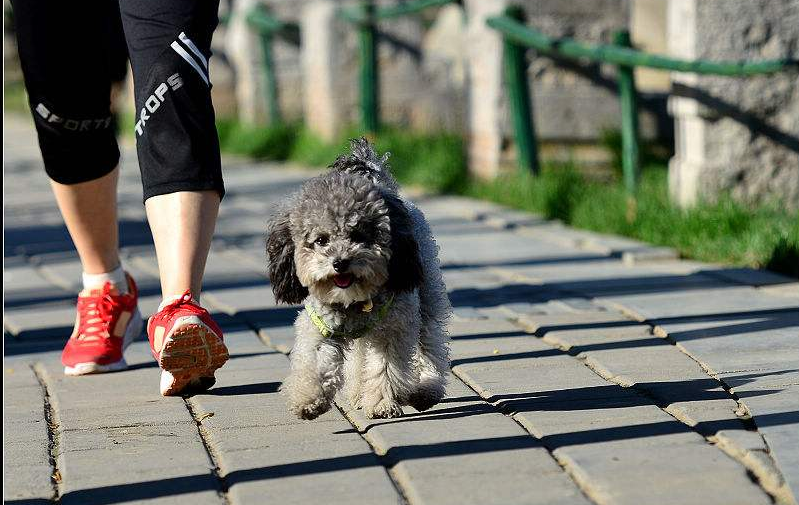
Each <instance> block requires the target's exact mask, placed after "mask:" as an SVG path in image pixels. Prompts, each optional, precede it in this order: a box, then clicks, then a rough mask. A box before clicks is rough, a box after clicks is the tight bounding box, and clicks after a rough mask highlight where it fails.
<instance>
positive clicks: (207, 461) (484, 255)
mask: <svg viewBox="0 0 799 505" xmlns="http://www.w3.org/2000/svg"><path fill="white" fill-rule="evenodd" d="M4 150H5V163H4V174H5V180H4V198H5V222H4V224H5V242H4V259H5V264H4V279H5V280H4V290H5V310H4V329H5V333H4V350H5V360H4V364H5V366H4V368H5V372H4V379H5V395H4V407H5V417H4V436H5V440H4V451H5V469H4V477H5V487H4V493H5V499H6V500H7V501H6V503H10V504H16V505H23V504H39V503H41V504H45V503H53V502H54V501H55V500H60V503H62V504H68V503H75V504H110V503H176V504H178V503H180V504H183V503H192V504H194V505H199V504H206V503H208V504H226V503H230V504H261V503H275V504H290V503H308V504H321V503H333V504H338V503H353V504H356V503H357V504H361V503H364V504H381V503H389V504H396V503H410V504H422V503H425V504H435V505H439V504H448V503H452V504H458V505H463V504H470V503H474V504H481V505H482V504H487V503H503V504H506V503H540V504H562V503H582V504H586V503H600V504H617V503H618V504H636V505H637V504H642V503H646V504H650V505H651V504H659V503H662V504H670V505H671V504H688V503H696V504H704V505H710V504H724V505H731V504H744V505H752V504H758V503H763V504H768V503H772V502H773V501H775V500H776V501H777V502H779V503H795V498H794V497H795V496H797V494H798V493H799V283H797V282H796V280H791V279H788V278H785V277H780V276H777V275H774V274H771V273H768V272H762V271H754V270H746V269H731V268H724V267H719V266H714V265H708V264H703V263H697V262H692V261H681V260H678V259H676V255H675V254H674V252H673V251H671V250H668V249H663V248H656V247H650V246H648V245H646V244H642V243H639V242H635V241H632V240H629V239H623V238H618V237H611V236H603V235H597V234H593V233H588V232H583V231H578V230H573V229H570V228H566V227H564V226H562V225H560V224H558V223H553V222H547V221H543V220H541V219H540V218H538V217H536V216H533V215H530V214H525V213H520V212H515V211H510V210H507V209H503V208H500V207H498V206H495V205H492V204H488V203H485V202H479V201H475V200H468V199H463V198H454V197H419V198H417V200H416V201H417V202H418V204H419V206H420V207H421V208H422V209H423V210H424V211H425V212H426V214H427V216H428V218H429V219H430V221H431V223H432V225H433V229H434V232H435V234H436V237H437V240H438V243H439V245H440V246H441V258H442V266H443V268H444V272H445V276H446V280H447V285H448V288H449V291H450V298H451V300H452V303H453V306H454V307H455V317H454V318H453V321H452V324H451V327H450V332H451V335H452V358H453V361H452V365H453V374H452V376H451V381H450V385H449V389H448V391H449V395H448V397H447V398H446V399H445V400H444V401H443V402H442V403H441V404H439V405H438V406H436V407H435V408H433V409H431V410H430V411H427V412H423V413H419V412H416V411H414V410H413V409H411V408H406V410H405V415H404V416H403V417H402V418H399V419H392V420H386V421H371V420H367V419H366V418H364V416H363V415H362V414H361V412H360V411H354V410H352V409H351V408H350V407H349V405H347V404H346V402H344V401H341V402H340V403H339V405H338V408H337V409H334V410H333V411H331V412H329V413H327V414H326V415H324V416H322V417H321V418H320V419H318V420H316V421H313V422H306V421H299V420H297V419H294V418H293V417H292V416H291V415H289V414H288V412H287V411H286V408H285V406H284V403H283V400H282V398H281V396H280V395H279V393H278V385H279V384H280V381H281V380H282V379H283V377H284V376H285V374H286V372H287V363H288V360H287V358H286V353H287V352H288V351H289V349H290V346H291V341H292V338H293V333H292V328H291V324H292V321H293V318H294V317H295V315H296V312H297V308H296V307H286V306H277V305H276V304H275V302H274V298H273V296H272V294H271V290H270V287H269V281H268V278H267V277H266V274H265V272H266V268H265V258H264V232H265V222H266V219H267V216H268V214H269V210H270V208H271V206H272V205H273V204H274V203H275V202H276V201H277V200H278V199H280V198H281V197H283V196H284V195H286V194H288V193H289V192H291V191H292V190H293V189H295V188H296V187H297V186H298V185H299V184H300V183H301V182H302V181H303V180H304V179H306V178H307V177H310V176H311V175H312V172H308V171H302V170H298V169H292V168H287V167H283V166H280V165H278V164H260V163H253V162H246V161H237V160H227V162H226V163H225V170H226V173H225V176H226V185H227V189H228V193H227V196H226V197H225V200H224V201H223V204H222V211H221V215H220V219H219V223H218V226H217V234H216V238H215V241H214V245H213V250H212V254H211V257H210V259H209V262H208V269H207V276H206V280H205V288H204V292H203V296H202V301H203V304H204V305H206V306H208V307H210V308H212V309H213V310H214V311H215V317H216V318H217V319H218V321H219V322H220V323H222V325H223V328H224V329H225V337H226V340H227V341H228V342H229V347H230V350H231V358H232V359H231V360H230V361H229V362H228V364H227V365H226V366H225V367H224V368H222V369H221V370H220V371H219V372H218V373H217V378H218V382H217V385H216V386H215V387H214V388H213V389H211V390H210V391H209V392H208V393H206V394H203V395H198V396H194V397H191V398H161V397H160V396H159V394H158V376H159V371H158V368H157V367H156V365H155V363H154V362H153V360H152V358H151V356H150V353H149V349H148V345H147V343H146V338H145V337H144V336H142V337H141V338H140V340H139V341H138V342H136V343H135V344H134V345H133V346H131V348H129V350H128V351H127V353H126V358H127V361H128V363H129V364H130V369H129V370H128V371H125V372H120V373H114V374H107V375H95V376H86V377H78V378H74V377H65V376H64V375H63V374H62V367H61V365H60V362H59V355H60V350H61V348H62V346H63V344H64V342H65V340H66V338H67V336H68V335H69V333H70V332H71V327H72V324H73V322H74V303H75V295H76V292H77V290H78V289H79V283H80V271H81V269H80V265H79V262H78V260H77V257H76V255H75V253H74V251H73V248H72V245H71V242H70V240H69V237H68V235H67V232H66V229H65V228H64V226H63V223H62V221H61V218H60V216H59V214H58V211H57V209H56V207H55V204H54V202H53V198H52V195H51V194H50V190H49V186H48V182H47V179H46V176H45V174H44V171H43V169H42V166H41V161H40V157H39V153H38V148H37V145H36V139H35V136H34V134H33V130H32V127H31V126H30V124H29V123H28V122H27V121H26V120H24V119H20V118H19V117H14V116H12V117H6V122H5V138H4ZM120 220H121V240H122V246H123V248H122V249H123V257H124V260H123V261H124V265H125V267H126V268H127V269H128V270H129V271H130V272H131V273H132V274H133V275H134V277H135V278H136V280H137V281H138V283H139V286H140V290H141V294H142V298H141V307H142V312H143V313H145V314H149V313H151V312H152V311H153V309H154V308H155V307H156V306H157V304H158V302H159V301H160V300H159V287H158V279H157V265H156V260H155V255H154V250H153V246H152V241H151V238H150V235H149V229H148V226H147V223H146V221H145V217H144V210H143V206H142V202H141V187H140V183H139V176H138V170H137V168H136V163H135V158H134V156H133V154H132V151H131V150H130V149H127V150H126V152H125V159H124V162H123V176H122V178H121V182H120Z"/></svg>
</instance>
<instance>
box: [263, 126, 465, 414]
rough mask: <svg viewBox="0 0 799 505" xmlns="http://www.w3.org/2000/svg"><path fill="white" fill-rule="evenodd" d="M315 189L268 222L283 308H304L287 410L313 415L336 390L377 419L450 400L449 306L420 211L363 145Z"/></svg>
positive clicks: (357, 143)
mask: <svg viewBox="0 0 799 505" xmlns="http://www.w3.org/2000/svg"><path fill="white" fill-rule="evenodd" d="M351 151H352V152H351V154H349V155H348V156H339V157H338V159H336V161H335V162H334V163H333V164H332V165H331V169H332V170H330V171H329V172H327V173H325V174H323V175H320V176H318V177H315V178H313V179H311V180H309V181H308V182H306V183H305V184H304V185H303V187H302V188H301V190H300V191H299V192H298V193H297V194H295V195H293V196H291V197H289V198H288V199H287V200H286V201H285V202H284V203H283V204H282V205H281V206H280V207H279V209H278V211H277V212H276V213H275V215H274V216H273V217H272V219H271V220H270V222H269V226H268V238H267V255H268V257H269V277H270V279H271V282H272V290H273V291H274V294H275V298H276V300H277V301H278V302H285V303H290V304H297V303H301V302H304V303H305V310H303V311H301V312H300V313H299V315H298V317H297V320H296V322H295V323H294V326H295V328H296V340H295V343H294V347H293V349H292V351H291V373H290V374H289V376H288V377H287V378H286V380H285V381H284V382H283V385H282V386H281V391H282V392H283V393H284V394H285V395H286V396H287V397H288V406H289V410H290V411H291V412H293V413H294V414H296V415H297V416H299V417H301V418H303V419H314V418H316V417H318V416H320V415H321V414H323V413H325V412H327V411H328V410H329V409H330V406H331V403H332V401H333V398H334V396H335V395H336V393H337V391H338V390H339V389H340V388H341V387H342V386H343V387H344V392H345V394H346V396H347V398H348V399H349V401H350V403H351V404H352V406H353V407H354V408H363V410H364V413H365V415H366V416H367V417H369V418H388V417H398V416H401V415H402V408H401V406H402V405H410V406H412V407H414V408H415V409H417V410H420V411H421V410H426V409H428V408H430V407H432V406H433V405H435V404H436V403H438V402H439V401H440V400H441V399H442V398H443V397H444V393H445V387H446V376H447V373H448V371H449V365H450V362H449V339H448V337H447V333H446V324H447V319H448V318H449V315H450V312H451V307H450V303H449V299H448V298H447V290H446V286H444V281H443V279H442V277H441V271H440V270H439V261H438V246H437V245H436V243H435V240H434V239H433V236H432V234H431V232H430V227H429V225H428V224H427V221H426V220H425V218H424V215H423V214H422V212H421V211H420V210H419V209H417V208H416V207H415V206H414V205H413V204H412V203H410V202H408V201H405V200H403V199H402V198H400V196H399V195H398V188H397V183H396V181H395V180H394V178H393V177H392V175H391V174H390V172H389V170H388V167H387V165H386V160H387V159H388V155H383V156H382V157H378V156H377V155H376V154H375V151H374V150H373V149H372V146H371V145H369V143H368V142H367V141H366V140H365V139H363V138H362V139H358V140H353V141H352V143H351Z"/></svg>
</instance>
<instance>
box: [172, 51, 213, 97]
mask: <svg viewBox="0 0 799 505" xmlns="http://www.w3.org/2000/svg"><path fill="white" fill-rule="evenodd" d="M170 46H171V47H172V49H174V50H175V52H176V53H178V54H179V55H180V56H181V57H182V58H183V59H184V60H186V61H187V62H188V63H189V65H191V66H192V67H193V68H194V70H196V71H197V73H198V74H200V77H202V78H203V81H205V84H207V85H209V86H210V85H211V83H210V82H208V77H206V76H205V74H204V73H203V71H202V69H201V68H200V65H198V64H197V62H196V61H194V58H192V57H191V56H189V53H187V52H186V50H185V49H183V47H182V46H181V45H180V44H178V41H177V40H176V41H174V42H172V43H171V44H170Z"/></svg>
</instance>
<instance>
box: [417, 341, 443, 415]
mask: <svg viewBox="0 0 799 505" xmlns="http://www.w3.org/2000/svg"><path fill="white" fill-rule="evenodd" d="M428 330H429V329H428ZM436 330H439V329H438V328H434V329H433V331H436ZM449 363H450V361H449V346H448V345H447V341H446V335H445V334H444V333H443V332H442V331H440V330H439V331H438V332H437V333H432V334H431V333H430V332H428V331H425V329H423V330H422V334H421V339H420V341H419V348H418V350H417V352H416V354H415V363H414V365H415V366H416V368H417V371H418V374H419V382H418V383H417V384H416V385H415V387H414V391H413V392H412V393H411V394H410V396H409V397H408V405H410V406H411V407H413V408H415V409H416V410H418V411H423V410H427V409H429V408H430V407H432V406H433V405H435V404H437V403H438V402H440V401H441V399H442V398H444V395H445V394H446V392H447V373H448V372H449Z"/></svg>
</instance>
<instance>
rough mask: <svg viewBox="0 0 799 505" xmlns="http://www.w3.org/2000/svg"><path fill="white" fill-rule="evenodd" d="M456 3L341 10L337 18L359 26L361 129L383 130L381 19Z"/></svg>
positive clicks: (437, 0)
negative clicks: (379, 23) (380, 66)
mask: <svg viewBox="0 0 799 505" xmlns="http://www.w3.org/2000/svg"><path fill="white" fill-rule="evenodd" d="M456 2H457V0H415V1H412V2H407V3H403V4H400V5H392V6H387V7H380V8H378V7H375V5H374V2H373V1H371V0H370V1H366V2H364V3H362V4H360V5H356V6H352V7H342V8H340V9H339V10H338V15H339V16H340V17H341V18H342V19H344V20H346V21H349V22H350V23H352V24H354V25H356V26H357V29H358V43H359V50H360V71H359V72H358V75H359V94H360V108H361V128H363V130H364V131H367V132H372V133H374V132H376V131H377V130H379V129H380V91H379V90H380V72H379V69H378V59H377V27H376V23H377V21H379V20H385V19H392V18H397V17H401V16H407V15H410V14H415V13H417V12H420V11H422V10H424V9H428V8H430V7H440V6H442V5H446V4H449V3H456Z"/></svg>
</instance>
